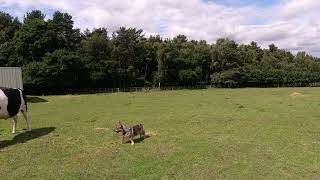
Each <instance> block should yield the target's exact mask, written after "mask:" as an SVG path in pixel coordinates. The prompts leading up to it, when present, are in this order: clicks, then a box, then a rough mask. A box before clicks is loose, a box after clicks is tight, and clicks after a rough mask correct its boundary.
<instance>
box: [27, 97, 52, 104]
mask: <svg viewBox="0 0 320 180" xmlns="http://www.w3.org/2000/svg"><path fill="white" fill-rule="evenodd" d="M27 102H28V103H45V102H48V101H47V100H46V99H42V98H39V97H36V96H28V97H27Z"/></svg>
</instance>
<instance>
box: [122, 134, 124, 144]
mask: <svg viewBox="0 0 320 180" xmlns="http://www.w3.org/2000/svg"><path fill="white" fill-rule="evenodd" d="M123 143H124V136H122V144H123Z"/></svg>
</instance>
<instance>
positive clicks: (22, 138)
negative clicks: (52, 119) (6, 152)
mask: <svg viewBox="0 0 320 180" xmlns="http://www.w3.org/2000/svg"><path fill="white" fill-rule="evenodd" d="M55 129H56V128H55V127H46V128H38V129H33V130H31V131H26V132H23V133H21V134H18V135H16V136H14V138H13V139H12V140H5V141H0V149H2V148H5V147H8V146H12V145H15V144H19V143H25V142H27V141H30V140H32V139H36V138H39V137H41V136H45V135H47V134H49V133H51V132H52V131H54V130H55Z"/></svg>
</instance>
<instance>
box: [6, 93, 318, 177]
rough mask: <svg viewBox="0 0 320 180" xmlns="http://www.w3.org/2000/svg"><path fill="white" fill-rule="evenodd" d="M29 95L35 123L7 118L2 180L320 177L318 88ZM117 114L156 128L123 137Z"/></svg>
mask: <svg viewBox="0 0 320 180" xmlns="http://www.w3.org/2000/svg"><path fill="white" fill-rule="evenodd" d="M293 92H299V93H301V94H302V95H301V96H299V95H298V96H289V95H290V94H291V93H293ZM28 99H29V100H30V101H32V102H30V103H29V112H30V118H31V125H32V128H33V131H32V132H30V133H25V132H24V130H22V129H23V128H25V122H24V120H23V118H22V116H20V117H19V121H18V129H17V134H16V135H12V134H11V128H12V124H11V120H7V121H6V120H1V121H0V134H1V135H0V179H3V180H5V179H85V180H87V179H133V178H134V179H175V178H176V179H213V178H218V179H225V178H227V179H280V178H281V179H283V178H290V179H291V178H294V179H319V178H320V88H281V89H208V90H181V91H162V92H148V93H144V92H140V93H117V94H98V95H81V96H76V95H67V96H44V97H29V98H28ZM45 101H47V102H45ZM119 120H121V121H123V122H124V123H126V124H128V125H133V124H136V123H143V124H144V126H145V128H146V132H147V134H149V135H150V137H149V138H147V139H145V140H144V141H139V140H137V141H136V144H135V145H134V146H132V145H130V143H127V144H121V143H120V141H121V138H120V137H119V135H117V134H116V133H114V132H113V131H112V128H114V126H115V125H116V123H117V122H118V121H119Z"/></svg>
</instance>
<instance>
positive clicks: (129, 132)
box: [113, 121, 146, 145]
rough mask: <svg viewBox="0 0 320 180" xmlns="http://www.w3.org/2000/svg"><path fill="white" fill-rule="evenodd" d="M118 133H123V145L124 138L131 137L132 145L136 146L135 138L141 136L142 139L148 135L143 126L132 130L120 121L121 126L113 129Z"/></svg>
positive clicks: (136, 126) (134, 127) (139, 125)
mask: <svg viewBox="0 0 320 180" xmlns="http://www.w3.org/2000/svg"><path fill="white" fill-rule="evenodd" d="M113 131H114V132H116V133H122V143H124V138H125V137H129V139H130V141H131V145H133V144H134V142H133V138H134V137H135V136H137V135H140V138H141V137H143V138H145V136H146V133H145V131H144V127H143V125H142V124H138V125H134V126H132V127H130V128H126V127H125V126H124V125H123V124H122V123H121V122H120V121H119V124H118V125H117V126H116V127H115V128H114V129H113Z"/></svg>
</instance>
